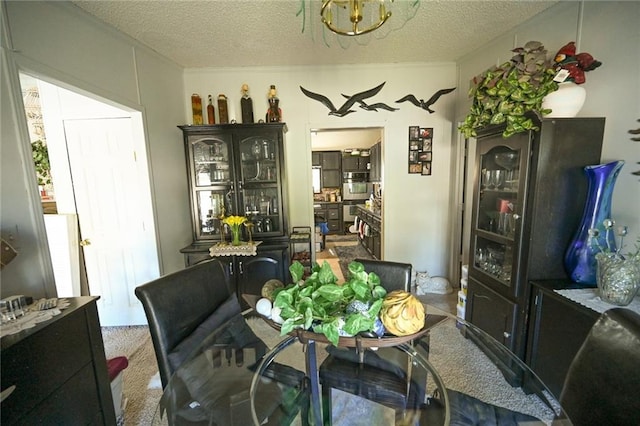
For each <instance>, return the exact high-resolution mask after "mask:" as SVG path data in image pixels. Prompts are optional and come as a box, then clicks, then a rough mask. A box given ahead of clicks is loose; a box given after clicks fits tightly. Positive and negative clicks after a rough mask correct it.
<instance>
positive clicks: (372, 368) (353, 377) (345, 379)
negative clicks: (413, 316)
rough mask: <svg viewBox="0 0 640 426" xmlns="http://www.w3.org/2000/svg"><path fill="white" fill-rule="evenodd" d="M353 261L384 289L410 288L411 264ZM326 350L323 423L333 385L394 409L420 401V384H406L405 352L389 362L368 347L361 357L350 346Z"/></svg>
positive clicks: (328, 417) (321, 375)
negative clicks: (372, 275)
mask: <svg viewBox="0 0 640 426" xmlns="http://www.w3.org/2000/svg"><path fill="white" fill-rule="evenodd" d="M355 261H356V262H360V263H361V264H362V265H363V266H364V270H365V271H367V272H369V273H371V272H373V273H375V274H376V275H378V276H379V277H380V284H381V285H382V286H383V287H384V288H385V290H387V292H391V291H393V290H404V291H409V289H410V285H411V264H408V263H400V262H388V261H382V260H374V259H355ZM380 350H382V349H380ZM327 351H328V352H329V355H328V357H327V358H326V359H325V360H324V361H323V362H322V364H321V365H320V368H319V378H320V383H321V384H322V401H323V417H324V419H325V424H330V422H331V415H332V414H331V392H332V389H339V390H341V391H343V392H347V393H351V394H354V395H359V396H363V397H365V398H366V399H368V400H370V401H374V402H377V403H379V404H383V405H385V406H387V407H391V408H393V409H395V410H396V412H401V411H403V410H404V409H405V408H406V407H407V406H412V407H417V406H419V405H420V402H422V401H420V400H421V399H422V398H423V394H422V392H421V391H419V389H420V388H421V387H420V386H409V380H411V378H408V377H407V376H406V373H405V371H406V364H407V363H408V358H407V356H406V354H404V353H400V352H399V351H398V356H397V359H394V362H389V361H387V360H382V359H380V357H378V356H377V355H376V353H375V352H372V351H368V350H367V351H366V352H365V353H364V356H363V357H362V358H361V357H360V356H359V354H357V353H356V351H355V349H353V348H335V347H332V346H329V347H328V348H327ZM361 361H362V362H361ZM408 389H409V391H408Z"/></svg>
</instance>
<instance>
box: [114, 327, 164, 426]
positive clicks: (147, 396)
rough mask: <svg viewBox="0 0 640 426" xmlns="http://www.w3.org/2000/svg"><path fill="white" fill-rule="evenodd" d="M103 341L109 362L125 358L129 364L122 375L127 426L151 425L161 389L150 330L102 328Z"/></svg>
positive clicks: (142, 328) (125, 422) (140, 328)
mask: <svg viewBox="0 0 640 426" xmlns="http://www.w3.org/2000/svg"><path fill="white" fill-rule="evenodd" d="M102 340H103V342H104V348H105V354H106V356H107V359H109V358H113V357H116V356H126V357H127V359H128V360H129V366H128V367H127V368H126V369H125V370H124V372H123V391H122V393H123V399H124V400H125V408H124V424H125V425H126V426H134V425H150V424H152V419H153V415H154V413H155V409H156V406H157V405H158V401H160V397H161V396H162V385H161V384H160V380H159V376H157V374H158V363H157V362H156V355H155V352H154V350H153V344H152V342H151V335H150V334H149V328H148V327H147V326H133V327H102Z"/></svg>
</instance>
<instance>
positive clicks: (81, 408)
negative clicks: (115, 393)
mask: <svg viewBox="0 0 640 426" xmlns="http://www.w3.org/2000/svg"><path fill="white" fill-rule="evenodd" d="M9 398H11V397H9ZM6 401H8V399H7V400H5V401H4V402H3V403H2V405H3V406H4V403H5V402H6ZM62 407H73V409H72V410H70V409H68V408H62ZM86 419H94V421H95V422H96V423H95V424H98V423H100V421H101V419H102V413H101V408H100V401H99V400H98V393H97V391H96V386H95V378H94V376H93V364H87V365H86V366H84V368H82V369H81V370H80V371H78V373H76V374H75V375H74V376H73V377H72V378H71V379H70V380H69V381H67V382H66V383H64V384H63V385H62V386H61V387H60V388H59V389H57V390H56V391H55V392H54V393H53V394H52V395H51V396H49V397H48V398H47V399H45V400H44V401H42V402H41V403H40V404H38V406H37V407H35V409H34V410H33V411H31V412H30V413H28V415H27V416H26V417H24V418H22V419H20V420H19V421H18V422H17V423H16V424H18V425H25V426H28V425H35V424H43V425H81V424H85V422H86ZM2 424H4V422H2Z"/></svg>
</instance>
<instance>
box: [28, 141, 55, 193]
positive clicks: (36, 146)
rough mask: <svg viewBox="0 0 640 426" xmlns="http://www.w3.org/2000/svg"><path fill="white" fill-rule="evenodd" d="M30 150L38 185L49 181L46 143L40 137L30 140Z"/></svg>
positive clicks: (49, 168)
mask: <svg viewBox="0 0 640 426" xmlns="http://www.w3.org/2000/svg"><path fill="white" fill-rule="evenodd" d="M31 152H32V154H33V164H35V166H36V176H37V177H38V185H42V186H44V185H47V184H49V183H51V164H49V151H48V150H47V145H46V144H45V143H44V142H43V141H41V140H40V139H38V140H37V141H34V142H31Z"/></svg>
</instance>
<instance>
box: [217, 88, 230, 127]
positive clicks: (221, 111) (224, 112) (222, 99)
mask: <svg viewBox="0 0 640 426" xmlns="http://www.w3.org/2000/svg"><path fill="white" fill-rule="evenodd" d="M218 116H219V117H220V124H227V123H228V122H229V111H228V109H227V97H226V96H225V95H223V94H222V93H220V94H219V95H218Z"/></svg>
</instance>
